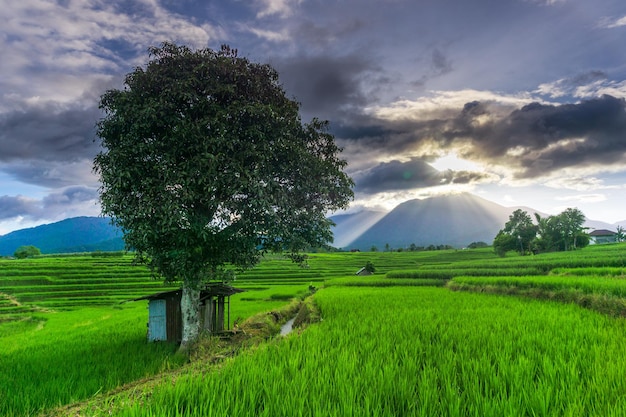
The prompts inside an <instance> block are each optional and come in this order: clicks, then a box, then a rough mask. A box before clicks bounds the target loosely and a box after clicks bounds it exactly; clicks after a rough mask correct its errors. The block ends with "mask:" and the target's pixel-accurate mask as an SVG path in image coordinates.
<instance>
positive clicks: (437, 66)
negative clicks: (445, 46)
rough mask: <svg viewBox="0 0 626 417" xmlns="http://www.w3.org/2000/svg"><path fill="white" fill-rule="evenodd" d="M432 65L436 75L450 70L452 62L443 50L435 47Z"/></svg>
mask: <svg viewBox="0 0 626 417" xmlns="http://www.w3.org/2000/svg"><path fill="white" fill-rule="evenodd" d="M432 67H433V70H434V73H435V74H436V75H443V74H447V73H448V72H450V71H452V62H451V61H450V59H449V58H448V57H447V56H445V55H444V54H443V52H441V51H440V50H439V49H437V48H435V49H434V50H433V55H432Z"/></svg>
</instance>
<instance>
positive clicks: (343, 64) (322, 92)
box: [274, 55, 376, 119]
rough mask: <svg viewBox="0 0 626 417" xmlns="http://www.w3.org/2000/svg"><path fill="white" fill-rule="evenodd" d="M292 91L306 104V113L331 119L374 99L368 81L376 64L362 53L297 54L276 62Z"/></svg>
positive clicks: (287, 87)
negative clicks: (366, 85) (368, 87)
mask: <svg viewBox="0 0 626 417" xmlns="http://www.w3.org/2000/svg"><path fill="white" fill-rule="evenodd" d="M274 66H275V68H276V69H277V70H278V71H279V73H280V81H281V83H282V84H283V85H284V87H285V89H286V91H287V92H288V94H290V95H292V96H294V97H295V99H296V100H298V101H299V102H300V103H301V104H302V110H303V112H305V113H313V114H315V115H316V116H317V117H320V118H325V119H328V118H330V117H331V115H336V112H337V111H339V110H342V109H344V108H350V107H356V106H364V105H366V104H367V103H368V102H370V101H371V99H372V98H371V97H367V96H366V94H365V88H364V87H365V86H364V85H363V82H364V80H365V79H366V78H367V77H368V76H369V75H370V74H371V73H372V72H375V71H376V69H375V66H373V65H372V64H370V63H369V62H368V61H367V60H366V59H365V58H363V57H361V56H358V55H351V56H340V57H331V56H321V55H319V56H297V57H292V58H290V59H285V60H281V61H280V62H278V63H275V64H274Z"/></svg>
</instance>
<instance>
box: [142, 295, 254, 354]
mask: <svg viewBox="0 0 626 417" xmlns="http://www.w3.org/2000/svg"><path fill="white" fill-rule="evenodd" d="M243 291H244V290H241V289H239V288H234V287H232V286H230V285H226V284H222V283H215V284H208V285H207V286H206V287H205V288H204V289H202V290H200V327H201V329H202V330H205V331H208V332H210V333H219V332H222V331H224V330H225V329H230V296H231V295H233V294H237V293H240V292H243ZM182 292H183V291H182V289H178V290H172V291H164V292H159V293H156V294H151V295H146V296H144V297H139V298H136V299H134V300H133V301H139V300H148V341H149V342H156V341H168V342H176V343H180V341H181V340H182V334H183V318H182V313H181V309H180V300H181V297H182Z"/></svg>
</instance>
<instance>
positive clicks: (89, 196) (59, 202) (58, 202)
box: [42, 186, 99, 210]
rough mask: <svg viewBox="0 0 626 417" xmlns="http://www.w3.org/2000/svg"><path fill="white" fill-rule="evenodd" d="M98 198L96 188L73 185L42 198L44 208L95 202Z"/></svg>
mask: <svg viewBox="0 0 626 417" xmlns="http://www.w3.org/2000/svg"><path fill="white" fill-rule="evenodd" d="M98 199H99V195H98V190H97V189H96V188H90V187H83V186H74V187H67V188H65V189H63V190H62V191H60V192H56V193H51V194H48V195H47V196H46V197H44V198H43V200H42V203H43V207H44V209H46V210H49V209H55V208H58V207H64V206H72V205H74V204H76V203H85V202H92V201H93V202H95V201H97V200H98Z"/></svg>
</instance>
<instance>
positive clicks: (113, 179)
mask: <svg viewBox="0 0 626 417" xmlns="http://www.w3.org/2000/svg"><path fill="white" fill-rule="evenodd" d="M149 52H150V57H151V60H150V61H149V62H148V64H147V66H146V67H145V68H141V67H139V68H136V69H135V70H134V71H133V72H131V73H129V74H128V75H127V76H126V78H125V88H124V89H123V90H109V91H107V92H106V93H105V94H104V95H103V96H102V97H101V101H100V108H101V109H102V110H103V111H104V112H105V117H104V118H103V119H102V120H100V122H99V123H98V124H97V130H98V136H99V137H100V139H101V141H102V147H103V150H102V151H101V152H100V153H99V154H98V155H97V156H96V158H95V161H94V170H95V171H96V173H98V174H99V175H100V179H101V182H102V186H101V189H100V197H101V202H102V211H103V213H104V214H105V215H109V216H111V217H112V218H113V221H114V223H115V224H117V225H118V226H120V227H121V228H122V229H123V231H124V239H125V241H126V245H127V246H128V247H129V248H132V249H134V250H135V251H136V252H137V255H138V257H139V258H140V259H141V260H144V261H146V262H147V263H148V265H149V266H150V267H151V268H153V270H154V271H155V272H157V273H159V274H161V275H162V276H163V277H164V278H165V279H166V280H168V281H181V282H182V286H183V298H185V297H186V294H187V292H193V293H192V294H191V295H190V296H189V297H190V300H192V301H191V302H192V303H193V304H196V302H197V300H196V293H197V291H198V289H199V286H200V285H201V284H202V283H203V282H205V281H207V280H209V279H221V277H223V272H224V268H223V267H224V266H225V265H227V264H229V265H234V266H236V267H239V268H243V269H245V268H250V267H252V266H254V265H255V264H256V263H257V262H258V261H259V259H260V256H261V254H262V253H263V252H264V251H267V250H272V251H287V252H288V253H289V254H291V256H292V257H293V259H295V260H302V258H301V257H300V251H302V250H303V249H304V248H306V247H310V246H314V247H315V246H320V245H322V244H325V243H327V242H329V241H332V233H331V230H330V227H331V224H332V222H331V221H330V220H328V219H327V217H326V215H327V214H328V212H330V211H334V210H337V209H340V208H345V207H346V206H347V204H348V202H349V201H350V199H351V198H352V195H353V194H352V190H351V187H352V185H353V182H352V180H351V179H350V178H349V177H348V176H347V175H346V174H345V173H344V171H343V170H344V168H345V166H346V161H345V160H342V159H341V158H340V157H339V154H340V152H341V149H340V148H339V147H338V146H337V145H336V143H335V141H334V137H333V136H332V135H331V134H330V133H329V132H328V122H325V121H320V120H317V119H313V120H312V121H311V122H309V123H302V121H301V119H300V115H299V104H298V103H297V102H296V101H294V100H292V99H289V98H287V97H286V95H285V92H284V90H283V89H282V87H281V85H280V84H279V82H278V73H277V72H276V71H275V70H274V69H273V68H272V67H270V66H269V65H266V64H258V63H253V62H250V61H249V60H248V59H246V58H242V57H239V56H238V55H237V51H236V50H233V49H230V48H229V47H227V46H223V47H222V49H221V50H219V51H213V50H211V49H201V50H196V51H192V50H190V49H189V48H187V47H185V46H177V45H175V44H171V43H164V44H162V45H161V46H160V47H152V48H150V50H149ZM186 291H187V292H186ZM184 302H185V300H183V303H184ZM189 314H190V315H191V316H194V315H197V311H196V310H193V311H191V312H190V313H189ZM183 319H184V323H183V344H185V343H186V342H188V341H189V340H186V338H187V339H194V338H195V337H196V336H197V333H193V331H192V333H191V334H190V335H189V336H188V337H186V329H187V328H189V326H192V327H193V326H196V325H195V324H194V323H187V322H186V321H185V320H187V319H189V320H191V321H193V320H195V319H196V317H186V314H185V313H183Z"/></svg>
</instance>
